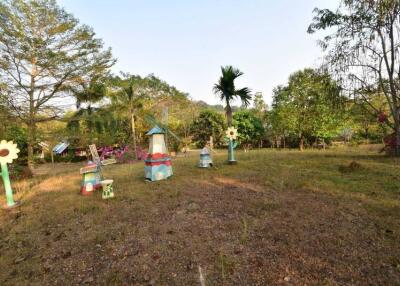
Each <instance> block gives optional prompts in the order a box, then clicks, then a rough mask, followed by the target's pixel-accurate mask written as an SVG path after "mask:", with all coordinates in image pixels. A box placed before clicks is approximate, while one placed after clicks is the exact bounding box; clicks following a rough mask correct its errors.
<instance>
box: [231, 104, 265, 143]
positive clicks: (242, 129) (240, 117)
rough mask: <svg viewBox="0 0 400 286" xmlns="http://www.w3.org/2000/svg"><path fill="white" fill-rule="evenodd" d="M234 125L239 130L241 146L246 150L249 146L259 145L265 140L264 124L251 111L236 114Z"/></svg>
mask: <svg viewBox="0 0 400 286" xmlns="http://www.w3.org/2000/svg"><path fill="white" fill-rule="evenodd" d="M233 125H234V126H235V127H236V128H237V130H238V134H239V142H240V144H241V145H244V147H245V148H246V149H247V147H248V145H249V144H257V143H258V142H259V141H260V140H261V139H262V138H263V135H264V127H263V122H262V121H261V119H259V118H258V117H257V116H256V115H255V114H254V112H252V111H250V110H242V111H239V112H236V113H235V115H234V116H233Z"/></svg>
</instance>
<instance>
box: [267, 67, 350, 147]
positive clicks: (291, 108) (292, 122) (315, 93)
mask: <svg viewBox="0 0 400 286" xmlns="http://www.w3.org/2000/svg"><path fill="white" fill-rule="evenodd" d="M342 102H343V98H342V96H341V95H340V88H339V87H338V86H337V84H336V82H334V81H333V80H332V79H331V77H330V76H329V75H328V74H326V73H319V72H317V71H315V70H313V69H305V70H303V71H299V72H296V73H294V74H292V75H291V76H290V77H289V83H288V85H287V86H284V87H279V88H277V89H275V94H274V98H273V109H274V110H275V112H276V113H275V115H274V116H275V117H276V118H279V120H280V121H281V122H280V126H281V128H283V130H282V131H285V130H287V131H289V133H291V134H295V135H296V136H297V137H298V140H299V148H300V150H303V147H304V143H305V139H306V138H310V139H311V138H312V137H314V138H315V139H318V138H320V139H328V138H331V137H333V136H334V135H336V134H337V132H338V128H340V126H341V123H342V119H343V117H342V116H343V112H342V111H343V109H342V104H341V103H342Z"/></svg>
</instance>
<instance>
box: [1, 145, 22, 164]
mask: <svg viewBox="0 0 400 286" xmlns="http://www.w3.org/2000/svg"><path fill="white" fill-rule="evenodd" d="M18 153H19V149H18V148H17V144H14V142H12V141H8V142H7V141H6V140H1V142H0V163H1V164H7V163H8V164H10V163H12V161H13V160H14V159H17V158H18Z"/></svg>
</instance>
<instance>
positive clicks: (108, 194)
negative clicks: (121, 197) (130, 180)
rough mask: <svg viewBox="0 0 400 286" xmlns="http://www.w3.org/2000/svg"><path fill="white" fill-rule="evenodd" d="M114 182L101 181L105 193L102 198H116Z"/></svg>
mask: <svg viewBox="0 0 400 286" xmlns="http://www.w3.org/2000/svg"><path fill="white" fill-rule="evenodd" d="M113 182H114V180H103V181H101V182H100V183H101V186H102V188H103V193H102V194H101V197H102V198H103V199H104V200H105V199H110V198H113V197H114V191H113V185H112V184H113Z"/></svg>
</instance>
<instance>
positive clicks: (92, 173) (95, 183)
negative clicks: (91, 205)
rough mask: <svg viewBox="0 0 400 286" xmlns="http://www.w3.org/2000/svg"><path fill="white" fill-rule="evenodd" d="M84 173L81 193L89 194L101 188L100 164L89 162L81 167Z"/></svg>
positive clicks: (81, 171)
mask: <svg viewBox="0 0 400 286" xmlns="http://www.w3.org/2000/svg"><path fill="white" fill-rule="evenodd" d="M80 173H81V174H82V184H81V194H82V195H84V196H89V195H91V194H92V193H93V191H94V190H96V189H99V188H101V174H100V166H98V165H96V164H95V163H89V164H88V165H87V166H85V167H83V168H81V169H80Z"/></svg>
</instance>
